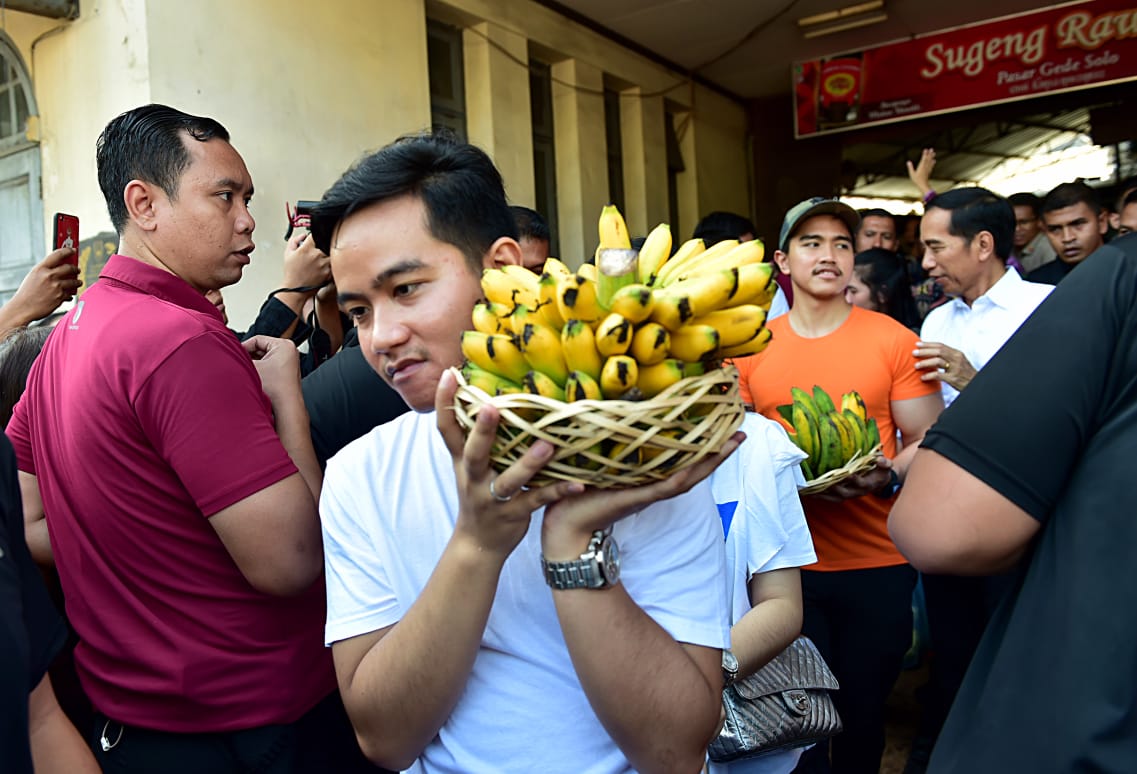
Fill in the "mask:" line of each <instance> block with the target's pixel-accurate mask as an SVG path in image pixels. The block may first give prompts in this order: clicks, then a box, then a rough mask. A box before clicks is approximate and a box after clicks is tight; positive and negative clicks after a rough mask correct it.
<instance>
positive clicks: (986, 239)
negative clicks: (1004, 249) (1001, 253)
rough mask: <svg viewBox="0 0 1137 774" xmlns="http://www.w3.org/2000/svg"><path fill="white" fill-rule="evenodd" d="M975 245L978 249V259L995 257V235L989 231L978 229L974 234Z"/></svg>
mask: <svg viewBox="0 0 1137 774" xmlns="http://www.w3.org/2000/svg"><path fill="white" fill-rule="evenodd" d="M975 246H976V247H977V248H978V249H979V260H980V261H989V260H991V259H992V258H993V257H995V237H994V235H993V234H992V233H991V232H990V231H980V232H979V233H978V234H976V235H975Z"/></svg>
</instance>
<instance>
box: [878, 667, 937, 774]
mask: <svg viewBox="0 0 1137 774" xmlns="http://www.w3.org/2000/svg"><path fill="white" fill-rule="evenodd" d="M927 680H928V668H927V666H926V665H925V666H920V667H918V668H916V669H906V670H904V671H903V672H901V673H900V678H899V679H898V680H897V681H896V687H894V688H893V689H892V695H891V696H890V697H889V699H888V705H887V707H886V716H885V717H886V721H887V724H888V725H887V727H886V729H885V741H884V757H883V759H882V760H881V764H880V774H901V772H903V771H904V764H905V762H906V761H907V760H908V751H909V750H910V749H911V747H912V739H913V738H914V737H915V736H916V726H917V724H918V723H919V720H920V704H919V702H917V701H916V690H917V689H918V688H920V686H922V685H923V684H924V683H926V682H927Z"/></svg>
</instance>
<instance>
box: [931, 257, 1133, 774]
mask: <svg viewBox="0 0 1137 774" xmlns="http://www.w3.org/2000/svg"><path fill="white" fill-rule="evenodd" d="M1083 264H1084V266H1083V268H1082V269H1080V270H1079V271H1077V272H1075V273H1073V274H1072V275H1071V276H1070V277H1069V278H1068V279H1067V280H1066V281H1064V282H1063V283H1062V284H1061V285H1059V286H1058V288H1057V289H1056V290H1055V291H1054V293H1053V294H1052V295H1051V296H1050V297H1049V298H1048V299H1047V300H1046V301H1045V302H1043V304H1042V305H1041V306H1040V307H1039V308H1038V310H1037V311H1036V312H1035V314H1034V315H1032V316H1031V317H1030V319H1028V320H1027V321H1026V323H1024V324H1023V326H1022V327H1021V328H1020V329H1019V330H1018V332H1017V333H1016V334H1015V335H1014V336H1013V337H1012V338H1011V339H1010V341H1008V342H1007V344H1006V345H1005V346H1004V347H1003V349H1002V350H1001V351H1000V352H999V353H998V355H996V356H995V358H994V359H993V360H991V362H990V363H988V364H987V366H985V367H984V368H983V370H982V371H980V372H979V374H978V376H976V378H975V380H974V381H973V382H972V383H971V385H970V386H968V388H967V389H966V390H964V391H963V392H962V393H961V394H960V396H959V398H958V399H956V401H955V402H954V403H953V404H952V406H951V408H950V409H948V410H947V411H946V412H944V414H943V416H942V418H941V420H940V421H939V422H938V423H937V424H936V425H935V426H934V427H933V428H932V430H931V431H929V433H928V435H927V437H926V438H925V440H924V442H923V445H924V446H925V447H928V448H931V449H933V450H935V451H936V452H937V453H939V454H941V455H943V456H944V457H946V458H948V459H949V460H951V461H952V462H954V463H955V464H957V465H959V466H960V467H962V468H964V469H965V470H967V471H968V472H970V473H971V474H972V475H974V476H976V477H978V478H979V479H981V480H982V481H984V482H985V483H986V484H988V485H989V486H991V487H992V488H994V489H995V490H996V491H998V492H999V493H1000V494H1002V495H1003V496H1004V497H1006V498H1007V499H1009V500H1010V501H1012V502H1013V503H1015V504H1016V505H1018V506H1019V507H1020V508H1022V509H1023V510H1024V511H1026V512H1027V513H1028V514H1030V515H1031V516H1032V517H1033V518H1035V519H1038V521H1039V522H1040V523H1041V526H1040V530H1039V533H1038V535H1037V536H1036V539H1035V542H1034V544H1033V545H1032V546H1031V547H1030V548H1029V549H1028V552H1027V555H1026V556H1025V557H1024V560H1023V562H1022V564H1021V566H1020V567H1019V569H1018V572H1017V574H1016V579H1015V584H1014V587H1013V588H1012V591H1011V593H1010V594H1009V596H1008V598H1007V599H1005V600H1004V602H1003V604H1002V605H1001V606H1000V608H999V609H998V610H997V611H996V613H995V614H994V616H993V617H992V619H991V622H990V624H989V626H988V628H987V631H986V633H985V635H984V638H983V640H982V642H981V643H980V645H979V648H978V650H977V651H976V653H975V657H974V659H973V660H972V662H971V668H970V670H969V671H968V673H967V676H966V678H965V679H964V682H963V685H962V687H961V689H960V691H959V694H958V696H957V698H956V701H955V704H954V705H953V707H952V711H951V714H950V715H949V717H948V720H947V722H946V723H945V725H944V728H943V732H942V733H941V734H940V737H939V741H938V742H937V745H936V749H935V751H934V753H933V756H932V761H931V765H930V767H929V769H928V771H929V772H933V773H934V774H942V773H943V772H960V773H961V774H963V773H966V774H984V773H985V772H990V773H991V774H996V772H997V773H998V774H1004V772H1019V771H1023V772H1028V771H1029V772H1081V771H1086V772H1089V771H1095V772H1097V771H1101V772H1128V771H1135V770H1137V615H1135V614H1134V610H1137V561H1135V560H1134V552H1135V547H1137V487H1134V485H1133V482H1132V477H1133V473H1134V471H1137V235H1134V237H1133V238H1131V239H1128V240H1119V241H1117V242H1115V243H1114V245H1113V246H1108V245H1107V246H1105V247H1102V248H1101V249H1099V250H1097V251H1096V252H1095V253H1094V254H1093V255H1091V256H1090V257H1089V258H1087V259H1086V260H1085V261H1084V262H1083Z"/></svg>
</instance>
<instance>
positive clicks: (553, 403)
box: [454, 366, 744, 489]
mask: <svg viewBox="0 0 1137 774" xmlns="http://www.w3.org/2000/svg"><path fill="white" fill-rule="evenodd" d="M455 375H456V377H457V379H458V391H457V392H456V393H455V396H454V411H455V415H456V417H457V419H458V423H459V424H460V425H461V426H462V427H463V428H464V429H465V430H466V431H467V432H468V431H469V430H470V428H472V427H473V425H474V421H475V419H476V417H477V415H478V410H479V409H480V408H481V407H482V406H484V405H486V404H491V405H493V406H494V407H495V408H497V410H498V411H499V412H500V415H501V421H500V422H499V424H498V432H497V438H496V440H495V442H494V445H493V449H492V450H491V452H490V461H491V464H492V465H493V467H494V469H495V470H497V471H499V472H500V471H502V470H505V468H507V467H509V466H510V465H512V464H513V463H514V462H516V461H517V460H519V459H521V457H522V455H523V454H525V452H526V451H527V450H528V449H529V448H530V447H531V446H532V445H533V443H534V442H536V441H537V440H545V441H548V442H549V443H551V444H552V445H553V447H554V449H555V452H554V454H553V457H552V459H551V460H550V461H549V462H547V463H546V464H545V466H544V468H542V469H541V471H540V472H539V473H538V474H537V475H535V476H534V477H533V478H532V479H531V480H530V482H529V485H530V486H542V485H544V484H549V483H553V482H554V481H577V482H580V483H583V484H588V485H591V486H595V487H598V488H601V489H605V488H615V487H628V486H637V485H640V484H645V483H648V482H651V481H657V480H660V479H664V478H666V477H667V476H669V475H671V474H672V473H674V472H675V471H677V470H680V469H682V468H685V467H688V466H689V465H693V464H695V463H696V462H698V461H699V460H701V459H702V458H703V457H705V456H707V455H708V454H714V453H715V452H717V451H718V450H719V449H720V448H721V447H722V444H723V443H725V442H726V440H727V439H729V438H730V436H731V435H732V434H733V433H734V431H735V430H737V429H738V427H739V425H741V424H742V417H743V414H744V409H743V406H742V400H741V399H740V398H739V395H738V370H737V369H736V368H735V367H734V366H724V367H722V368H713V369H711V370H710V371H709V372H707V373H705V374H703V375H702V376H692V377H688V378H686V379H683V380H681V381H678V382H676V383H675V384H673V385H671V386H670V387H668V388H667V389H666V390H664V391H663V392H661V393H659V394H658V395H656V396H655V397H654V398H651V399H650V400H644V401H628V400H581V401H575V402H573V403H565V402H563V401H559V400H554V399H552V398H545V397H542V396H540V395H531V394H529V393H519V394H514V395H497V396H492V397H491V396H490V395H488V394H487V393H486V392H485V391H484V390H481V389H479V388H477V387H473V386H471V385H469V384H467V383H466V381H465V379H463V378H462V374H461V373H460V372H458V371H457V370H456V369H455ZM613 449H616V450H618V454H610V452H611V451H613ZM637 450H638V455H637ZM621 455H622V456H625V457H626V456H629V455H630V456H632V457H635V456H638V457H639V459H612V457H616V456H621Z"/></svg>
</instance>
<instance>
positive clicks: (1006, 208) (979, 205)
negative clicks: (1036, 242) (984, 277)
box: [924, 187, 1015, 262]
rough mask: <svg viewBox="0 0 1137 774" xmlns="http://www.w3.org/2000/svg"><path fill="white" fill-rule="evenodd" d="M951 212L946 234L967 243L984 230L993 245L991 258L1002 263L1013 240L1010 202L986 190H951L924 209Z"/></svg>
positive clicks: (1013, 218) (1013, 217)
mask: <svg viewBox="0 0 1137 774" xmlns="http://www.w3.org/2000/svg"><path fill="white" fill-rule="evenodd" d="M932 208H938V209H941V210H947V211H948V212H950V213H951V224H950V225H949V226H948V233H949V234H951V235H952V236H957V237H963V238H964V239H965V240H966V241H967V243H968V244H971V240H972V239H974V238H975V237H976V235H977V234H978V233H979V232H980V231H987V232H989V233H990V234H991V237H992V238H993V239H994V242H995V255H997V256H999V258H1001V259H1002V260H1003V261H1004V262H1005V261H1006V260H1007V257H1008V256H1009V255H1010V254H1011V249H1012V248H1013V247H1014V238H1015V210H1014V208H1013V207H1011V203H1010V202H1009V201H1007V200H1006V199H1004V198H1003V197H1002V196H999V195H998V194H996V193H992V192H991V191H988V190H987V189H986V188H978V187H967V188H953V189H951V190H950V191H945V192H944V193H942V194H939V195H938V196H936V197H935V198H934V199H932V200H931V201H930V202H928V206H927V207H926V208H925V210H924V212H925V214H926V213H927V211H928V210H930V209H932Z"/></svg>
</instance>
